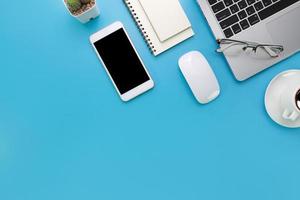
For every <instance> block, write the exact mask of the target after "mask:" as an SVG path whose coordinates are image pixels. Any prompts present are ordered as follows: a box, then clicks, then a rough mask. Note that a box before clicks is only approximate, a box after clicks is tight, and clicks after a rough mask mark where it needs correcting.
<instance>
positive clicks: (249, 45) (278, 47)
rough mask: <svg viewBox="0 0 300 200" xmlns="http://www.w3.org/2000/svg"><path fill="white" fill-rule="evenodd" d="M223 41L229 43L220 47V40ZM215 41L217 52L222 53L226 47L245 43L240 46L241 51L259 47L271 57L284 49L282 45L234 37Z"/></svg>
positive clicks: (276, 55)
mask: <svg viewBox="0 0 300 200" xmlns="http://www.w3.org/2000/svg"><path fill="white" fill-rule="evenodd" d="M224 41H225V42H226V41H227V42H229V43H227V44H228V45H229V46H228V47H226V48H224V49H222V48H221V45H222V42H224ZM217 43H218V44H219V45H220V48H218V49H217V52H219V53H224V52H225V51H226V50H227V49H229V48H231V47H232V46H235V45H246V46H244V47H243V48H242V49H243V51H246V50H247V49H252V51H253V52H254V53H256V52H257V49H258V48H261V49H263V50H265V51H266V52H267V53H268V54H269V55H270V56H271V57H272V58H277V57H279V56H280V54H281V53H282V52H283V51H284V47H283V46H282V45H272V44H260V43H257V42H249V41H241V40H234V39H225V38H223V39H217ZM238 43H239V44H238ZM223 44H226V43H223ZM272 47H273V49H275V50H276V51H277V52H276V51H275V50H273V49H272Z"/></svg>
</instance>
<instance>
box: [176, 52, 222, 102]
mask: <svg viewBox="0 0 300 200" xmlns="http://www.w3.org/2000/svg"><path fill="white" fill-rule="evenodd" d="M178 64H179V67H180V70H181V72H182V74H183V76H184V77H185V79H186V81H187V83H188V84H189V86H190V88H191V90H192V92H193V94H194V96H195V98H196V99H197V100H198V102H199V103H202V104H206V103H209V102H211V101H212V100H214V99H215V98H217V97H218V96H219V94H220V85H219V82H218V80H217V78H216V75H215V73H214V72H213V70H212V69H211V67H210V65H209V63H208V62H207V60H206V58H205V57H204V56H203V55H202V54H201V53H200V52H198V51H192V52H189V53H187V54H185V55H183V56H182V57H181V58H180V59H179V62H178Z"/></svg>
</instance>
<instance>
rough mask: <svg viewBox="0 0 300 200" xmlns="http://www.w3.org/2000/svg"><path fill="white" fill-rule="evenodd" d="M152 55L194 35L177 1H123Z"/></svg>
mask: <svg viewBox="0 0 300 200" xmlns="http://www.w3.org/2000/svg"><path fill="white" fill-rule="evenodd" d="M124 1H125V3H126V4H127V6H128V8H129V10H130V12H131V14H132V16H133V17H134V19H135V21H136V23H137V25H138V26H139V28H140V30H141V32H142V33H143V36H144V38H145V40H146V41H147V43H148V46H149V47H150V49H151V50H152V52H153V54H154V55H159V54H160V53H162V52H164V51H166V50H168V49H170V48H171V47H173V46H175V45H177V44H179V43H181V42H182V41H184V40H186V39H188V38H190V37H191V36H193V35H194V32H193V30H192V27H191V23H190V22H189V20H188V18H187V16H186V14H185V12H184V10H183V8H182V7H181V5H180V3H179V1H178V0H124Z"/></svg>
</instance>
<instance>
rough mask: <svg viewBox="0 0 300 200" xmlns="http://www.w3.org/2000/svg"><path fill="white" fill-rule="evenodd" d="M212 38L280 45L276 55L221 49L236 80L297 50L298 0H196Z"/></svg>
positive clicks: (299, 35) (299, 33) (299, 39)
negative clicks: (229, 51)
mask: <svg viewBox="0 0 300 200" xmlns="http://www.w3.org/2000/svg"><path fill="white" fill-rule="evenodd" d="M197 1H198V4H199V5H200V8H201V10H202V11H203V13H204V16H205V18H206V19H207V21H208V23H209V25H210V27H211V29H212V31H213V34H214V36H215V38H216V39H224V38H227V39H234V40H242V41H250V42H258V43H262V44H272V45H283V47H284V52H283V53H282V54H281V55H280V56H279V57H277V58H271V57H267V56H259V55H255V56H254V55H252V54H249V53H246V52H242V53H239V54H238V55H237V54H230V53H226V52H224V55H225V58H226V60H227V62H228V63H229V65H230V68H231V70H232V72H233V74H234V76H235V77H236V79H237V80H239V81H244V80H246V79H248V78H250V77H252V76H253V75H255V74H257V73H259V72H261V71H263V70H264V69H267V68H269V67H270V66H273V65H274V64H276V63H278V62H280V61H282V60H283V59H286V58H288V57H290V56H291V55H293V54H295V53H297V52H299V50H300V22H299V20H300V0H197Z"/></svg>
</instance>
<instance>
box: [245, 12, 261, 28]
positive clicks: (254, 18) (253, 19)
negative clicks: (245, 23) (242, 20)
mask: <svg viewBox="0 0 300 200" xmlns="http://www.w3.org/2000/svg"><path fill="white" fill-rule="evenodd" d="M248 20H249V22H250V24H251V26H253V25H254V24H257V23H258V22H259V21H260V20H259V17H258V15H257V14H254V15H252V16H251V17H249V18H248Z"/></svg>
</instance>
